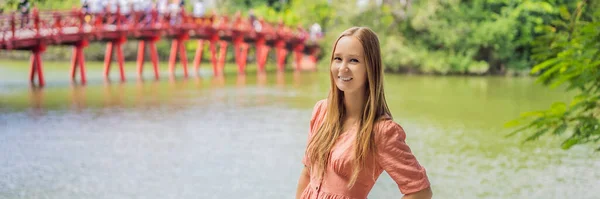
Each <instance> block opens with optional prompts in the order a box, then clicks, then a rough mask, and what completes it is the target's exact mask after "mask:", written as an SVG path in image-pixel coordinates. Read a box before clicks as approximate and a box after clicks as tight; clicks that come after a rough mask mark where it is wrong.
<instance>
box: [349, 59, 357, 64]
mask: <svg viewBox="0 0 600 199" xmlns="http://www.w3.org/2000/svg"><path fill="white" fill-rule="evenodd" d="M350 61H351V62H356V63H358V59H351V60H350Z"/></svg>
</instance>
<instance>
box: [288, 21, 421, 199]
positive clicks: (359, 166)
mask: <svg viewBox="0 0 600 199" xmlns="http://www.w3.org/2000/svg"><path fill="white" fill-rule="evenodd" d="M330 71H331V72H330V79H331V88H332V90H331V91H330V93H329V96H328V98H327V99H326V100H321V101H319V102H317V104H316V105H315V107H314V110H313V113H312V118H311V121H310V127H309V129H310V132H309V138H308V140H309V141H308V145H307V148H306V152H305V155H304V158H303V159H302V162H303V163H304V165H305V167H304V168H303V169H302V173H301V175H300V179H299V180H298V189H297V192H296V198H300V199H355V198H356V199H364V198H367V195H368V194H369V192H370V190H371V188H372V187H373V185H374V184H375V181H376V180H377V178H378V177H379V175H380V174H381V173H382V172H383V171H386V172H387V173H388V174H389V175H390V176H391V177H392V179H393V180H394V181H395V182H396V183H397V184H398V187H399V189H400V192H402V193H403V194H404V198H406V199H408V198H411V199H417V198H418V199H422V198H423V199H429V198H431V197H432V192H431V188H430V183H429V180H428V178H427V174H426V172H425V169H424V168H423V167H422V166H421V165H420V164H419V162H418V161H417V159H416V158H415V157H414V156H413V154H412V153H411V150H410V148H409V147H408V145H407V144H406V143H405V142H404V140H405V138H406V134H405V133H404V130H403V129H402V127H401V126H400V125H398V124H397V123H395V122H394V121H393V120H392V117H391V116H392V115H391V114H390V111H389V109H388V106H387V103H386V101H385V94H384V90H383V68H382V66H381V53H380V47H379V40H378V38H377V35H375V33H374V32H373V31H371V30H370V29H369V28H364V27H353V28H350V29H348V30H346V31H344V32H343V33H342V35H341V36H340V37H339V38H338V39H337V41H336V42H335V44H334V47H333V53H332V57H331V66H330Z"/></svg>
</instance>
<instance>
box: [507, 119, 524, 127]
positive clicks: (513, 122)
mask: <svg viewBox="0 0 600 199" xmlns="http://www.w3.org/2000/svg"><path fill="white" fill-rule="evenodd" d="M519 125H521V120H520V119H515V120H511V121H508V122H506V123H505V124H504V127H506V128H511V127H515V126H519Z"/></svg>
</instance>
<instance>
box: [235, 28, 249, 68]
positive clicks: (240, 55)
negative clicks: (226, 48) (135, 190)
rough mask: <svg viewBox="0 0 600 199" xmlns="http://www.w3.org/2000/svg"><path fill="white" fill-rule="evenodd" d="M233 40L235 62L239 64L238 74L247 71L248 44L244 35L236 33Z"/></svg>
mask: <svg viewBox="0 0 600 199" xmlns="http://www.w3.org/2000/svg"><path fill="white" fill-rule="evenodd" d="M236 34H240V35H236V36H235V37H234V41H233V51H234V53H235V63H236V64H237V65H238V74H245V73H246V57H247V55H248V44H247V43H246V42H244V35H242V33H236Z"/></svg>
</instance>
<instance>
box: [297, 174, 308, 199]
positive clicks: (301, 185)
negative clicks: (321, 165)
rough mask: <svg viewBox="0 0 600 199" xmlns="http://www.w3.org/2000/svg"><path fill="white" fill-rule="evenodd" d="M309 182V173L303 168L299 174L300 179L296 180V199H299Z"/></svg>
mask: <svg viewBox="0 0 600 199" xmlns="http://www.w3.org/2000/svg"><path fill="white" fill-rule="evenodd" d="M309 181H310V173H309V171H308V168H307V167H306V166H305V167H304V168H303V169H302V173H300V179H298V188H297V190H296V199H299V198H300V195H302V192H303V191H304V189H305V188H306V186H307V185H308V182H309Z"/></svg>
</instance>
